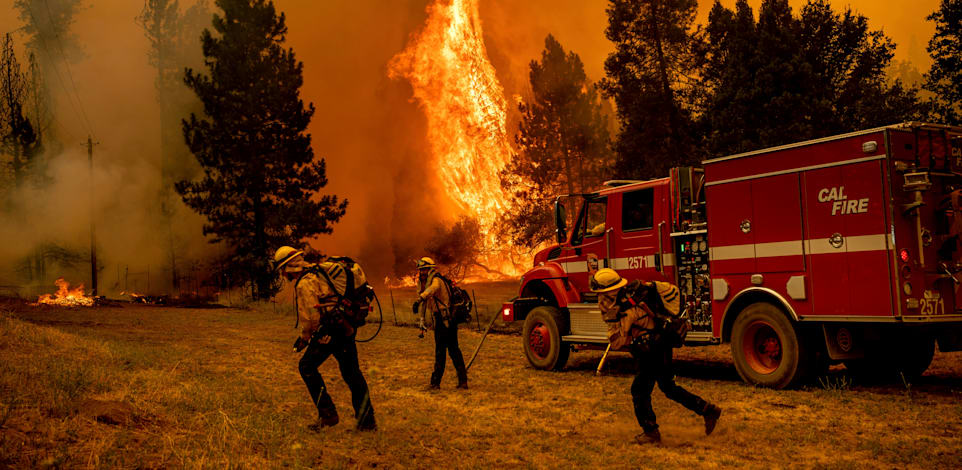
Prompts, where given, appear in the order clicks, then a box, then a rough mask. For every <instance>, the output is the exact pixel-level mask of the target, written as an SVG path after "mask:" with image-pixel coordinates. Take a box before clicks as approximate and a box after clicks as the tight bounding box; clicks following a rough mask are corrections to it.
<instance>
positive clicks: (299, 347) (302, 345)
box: [294, 336, 307, 352]
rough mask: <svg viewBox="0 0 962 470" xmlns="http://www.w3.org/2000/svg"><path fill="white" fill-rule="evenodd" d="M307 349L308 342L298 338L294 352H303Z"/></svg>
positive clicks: (295, 341)
mask: <svg viewBox="0 0 962 470" xmlns="http://www.w3.org/2000/svg"><path fill="white" fill-rule="evenodd" d="M306 347H307V341H305V340H304V338H301V337H300V336H298V337H297V339H296V340H294V352H301V351H303V350H304V348H306Z"/></svg>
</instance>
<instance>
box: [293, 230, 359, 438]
mask: <svg viewBox="0 0 962 470" xmlns="http://www.w3.org/2000/svg"><path fill="white" fill-rule="evenodd" d="M335 266H337V265H336V264H335V263H320V264H310V263H307V262H306V261H305V260H304V252H303V251H301V250H297V249H295V248H292V247H289V246H282V247H280V248H278V249H277V251H276V252H275V253H274V269H276V270H278V271H280V272H281V273H282V274H283V275H284V277H285V278H287V280H288V281H291V282H293V283H294V304H295V309H296V310H297V317H298V323H300V324H303V326H302V328H301V333H300V336H299V337H298V338H297V341H296V342H295V343H294V350H295V351H297V352H300V351H301V350H303V349H304V348H305V347H306V348H307V350H306V351H304V355H303V356H301V360H300V362H299V363H298V369H299V370H300V373H301V378H302V379H304V384H305V385H307V391H308V393H310V395H311V400H312V401H313V402H314V405H315V407H316V408H317V421H316V422H315V423H313V424H311V425H310V426H309V428H310V429H311V430H313V431H319V430H320V429H321V428H324V427H327V426H334V425H336V424H337V423H338V421H339V418H338V415H337V409H336V408H335V407H334V402H333V401H332V400H331V396H330V395H328V393H327V387H325V386H324V379H323V378H322V377H321V374H320V372H318V370H317V368H318V367H320V365H321V364H322V363H324V361H325V360H327V358H328V357H330V356H332V355H333V356H334V358H335V359H337V365H338V368H340V370H341V377H342V378H343V379H344V382H345V383H346V384H347V386H348V388H350V389H351V402H352V405H354V416H355V418H357V422H356V428H357V429H359V430H375V429H377V424H376V423H375V420H374V407H373V406H371V399H370V394H369V392H368V388H367V381H365V380H364V375H362V374H361V367H360V364H359V363H358V357H357V345H356V344H355V343H354V334H355V331H354V330H353V328H350V326H349V325H345V324H344V322H343V317H338V315H339V314H338V312H337V304H338V302H337V300H338V297H337V293H336V292H335V291H334V290H333V289H332V288H331V284H329V283H328V282H327V281H326V280H325V279H322V276H324V275H325V274H326V275H328V276H330V275H331V272H332V271H333V270H334V269H336V268H335ZM322 270H323V272H322Z"/></svg>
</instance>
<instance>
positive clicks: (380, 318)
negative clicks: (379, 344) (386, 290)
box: [354, 292, 384, 343]
mask: <svg viewBox="0 0 962 470" xmlns="http://www.w3.org/2000/svg"><path fill="white" fill-rule="evenodd" d="M374 302H375V303H376V304H377V330H374V334H372V335H371V337H370V338H368V339H357V338H354V342H355V343H367V342H368V341H371V340H373V339H374V338H377V335H378V334H379V333H381V325H383V324H384V314H383V312H381V300H380V299H378V298H377V293H376V292H375V293H374Z"/></svg>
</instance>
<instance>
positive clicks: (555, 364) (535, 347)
mask: <svg viewBox="0 0 962 470" xmlns="http://www.w3.org/2000/svg"><path fill="white" fill-rule="evenodd" d="M567 331H568V321H567V319H566V318H564V317H563V316H562V314H561V312H560V311H559V310H558V309H557V308H554V307H547V306H542V307H535V308H534V309H532V310H531V311H530V312H528V316H527V317H526V318H525V319H524V328H523V329H522V332H521V338H522V340H523V341H524V355H525V356H526V357H527V358H528V362H530V363H531V365H532V366H534V368H536V369H543V370H561V369H562V368H564V366H565V364H566V363H567V362H568V353H569V352H570V350H569V348H568V344H567V343H565V342H564V341H561V335H562V334H564V333H567Z"/></svg>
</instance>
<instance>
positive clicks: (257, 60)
mask: <svg viewBox="0 0 962 470" xmlns="http://www.w3.org/2000/svg"><path fill="white" fill-rule="evenodd" d="M215 4H216V6H217V7H218V8H220V9H221V10H222V12H223V14H216V15H214V20H213V29H214V31H215V32H216V33H217V36H216V37H215V36H214V35H213V34H211V31H210V30H204V33H203V36H202V37H201V42H202V46H203V53H204V57H205V61H204V62H205V65H206V67H207V69H208V72H209V75H204V74H200V73H197V72H195V71H194V70H192V69H187V71H186V77H185V80H186V83H187V86H188V87H189V88H191V89H192V90H194V92H195V93H196V94H197V96H198V98H200V100H201V102H202V103H203V104H204V113H205V114H204V116H201V117H198V116H197V115H196V114H191V116H190V119H189V120H185V121H184V123H183V127H184V136H185V138H186V141H187V145H188V147H190V150H191V152H192V153H193V154H194V156H196V158H197V161H198V162H199V163H200V165H201V166H202V167H203V169H204V177H203V178H202V179H201V180H200V181H180V182H179V183H177V185H176V189H177V192H178V193H179V194H180V195H181V196H182V197H183V199H184V202H185V203H186V204H187V206H189V207H191V208H192V209H194V210H196V211H197V212H199V213H200V214H202V215H204V216H205V217H206V218H207V223H206V224H205V225H204V233H205V234H212V235H214V238H213V239H212V242H213V243H217V242H221V241H226V242H227V243H228V244H229V245H230V247H231V248H232V250H233V252H234V257H233V260H234V263H233V264H234V265H235V267H236V268H237V269H238V270H240V271H242V272H244V273H246V275H247V277H248V280H249V281H250V283H251V293H252V296H253V297H255V298H267V297H269V296H270V295H271V294H272V293H273V291H274V280H275V277H274V273H273V272H272V271H271V269H270V266H269V264H268V259H269V258H268V257H269V256H270V253H271V250H272V249H274V248H277V247H278V246H281V245H295V246H299V245H303V240H304V239H305V238H309V237H312V236H315V235H317V234H319V233H330V232H331V231H332V230H333V229H332V225H333V224H334V223H335V222H337V221H338V220H339V219H340V218H341V217H342V216H343V215H344V213H345V210H346V207H347V201H346V200H345V201H339V200H338V198H337V197H336V196H334V195H324V196H321V197H315V194H316V193H317V192H318V191H319V190H320V189H321V188H323V187H324V186H326V185H327V178H326V176H325V173H326V171H325V163H324V160H323V159H319V160H317V161H315V160H314V152H313V150H312V149H311V136H310V134H308V133H307V132H306V129H307V125H308V123H309V122H310V120H311V116H313V114H314V105H313V104H308V105H307V106H305V105H304V102H303V101H302V100H301V99H300V87H301V85H302V84H303V76H302V69H303V64H302V63H301V62H300V61H297V60H296V59H295V57H294V51H293V49H286V50H285V49H283V47H282V44H283V43H284V41H285V36H286V34H287V26H286V25H285V16H284V14H283V13H281V14H280V15H277V14H276V12H275V9H274V4H273V2H270V1H266V0H217V1H216V2H215Z"/></svg>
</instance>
